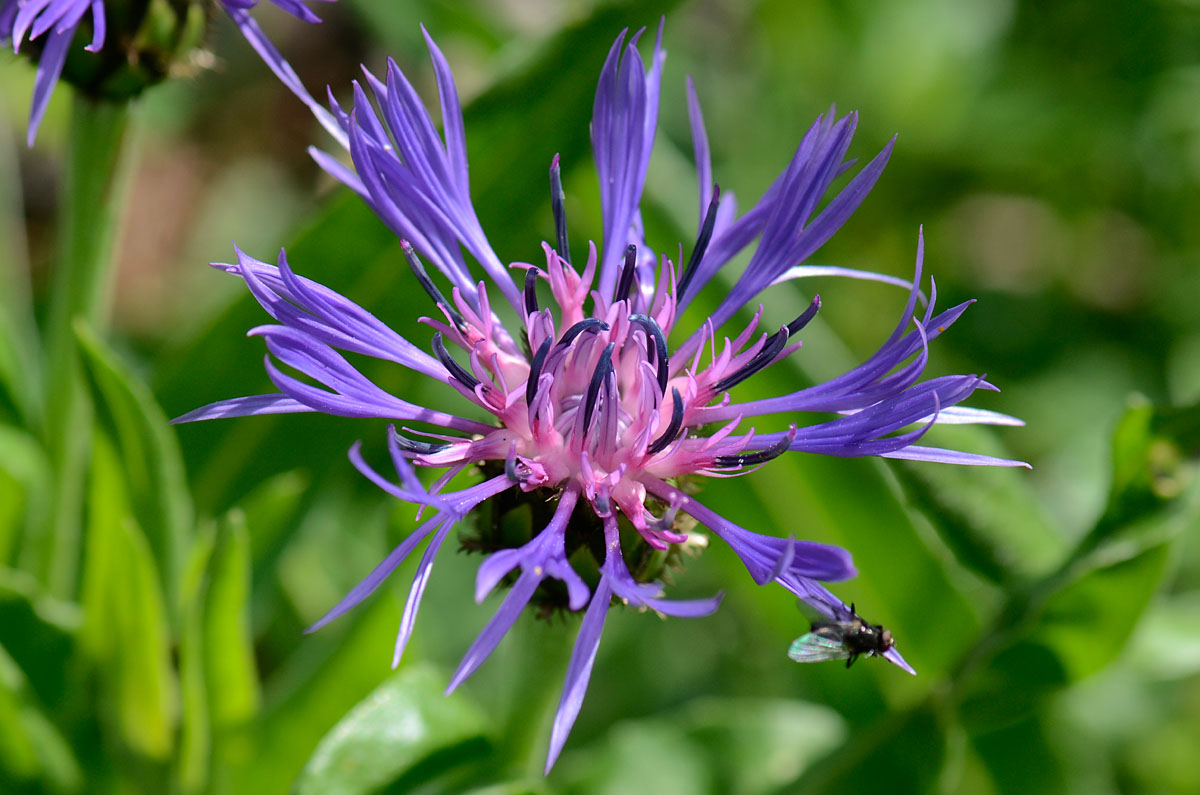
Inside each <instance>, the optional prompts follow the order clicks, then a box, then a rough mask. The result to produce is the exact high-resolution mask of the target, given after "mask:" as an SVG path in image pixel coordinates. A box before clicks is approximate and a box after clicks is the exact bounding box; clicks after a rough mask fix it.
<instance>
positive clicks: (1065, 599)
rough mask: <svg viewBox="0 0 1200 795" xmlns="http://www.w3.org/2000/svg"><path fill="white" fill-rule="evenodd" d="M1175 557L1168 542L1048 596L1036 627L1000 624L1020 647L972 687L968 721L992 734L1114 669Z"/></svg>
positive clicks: (1008, 648)
mask: <svg viewBox="0 0 1200 795" xmlns="http://www.w3.org/2000/svg"><path fill="white" fill-rule="evenodd" d="M1170 549H1171V541H1162V542H1159V543H1156V544H1153V545H1150V546H1148V547H1146V548H1144V549H1141V550H1136V551H1127V554H1126V556H1124V557H1120V558H1116V559H1111V560H1109V561H1107V562H1100V563H1097V565H1095V566H1094V567H1093V568H1090V569H1088V570H1087V571H1086V572H1085V573H1084V574H1083V575H1082V576H1079V577H1078V578H1077V579H1075V580H1074V581H1073V582H1070V583H1069V584H1067V585H1066V586H1064V587H1062V588H1060V589H1058V590H1056V591H1054V592H1053V593H1051V594H1050V595H1049V596H1048V598H1047V599H1046V601H1045V606H1044V608H1042V610H1041V611H1040V615H1039V617H1038V618H1037V621H1036V624H1034V625H1033V626H1032V627H1028V626H1023V625H1022V623H1020V622H1019V620H1016V619H1014V620H1003V621H1001V622H1000V626H1001V627H1003V628H1005V629H1004V630H1003V631H1004V632H1005V633H1006V635H1007V634H1008V633H1014V632H1015V633H1017V638H1018V639H1015V640H1010V642H1009V643H1007V645H1005V646H1004V647H1003V648H1002V649H1001V650H1000V651H999V653H998V654H996V655H995V657H994V658H993V659H992V660H991V662H990V664H989V666H988V668H987V669H986V670H985V671H983V672H982V673H981V675H980V676H979V678H978V679H977V680H976V681H975V682H974V683H973V685H972V687H971V690H970V693H969V695H968V696H967V698H966V700H965V703H964V706H963V708H962V715H963V717H964V720H965V721H966V722H968V723H969V724H970V725H972V726H973V727H975V728H978V729H981V730H988V729H991V728H993V727H995V726H998V725H1004V724H1005V723H1008V722H1011V721H1014V720H1018V719H1023V718H1024V717H1025V716H1027V715H1028V714H1029V713H1030V712H1031V711H1032V710H1034V709H1035V708H1036V707H1037V706H1038V705H1039V704H1040V703H1041V702H1042V700H1043V699H1044V698H1045V696H1046V695H1047V694H1049V693H1052V692H1056V691H1058V690H1060V689H1061V688H1064V687H1067V686H1068V685H1070V684H1072V683H1074V682H1077V681H1079V680H1080V679H1082V678H1083V677H1086V676H1089V675H1091V674H1093V673H1095V672H1097V671H1099V670H1101V669H1102V668H1104V667H1106V666H1107V665H1108V664H1109V663H1111V662H1112V661H1113V660H1114V659H1115V658H1116V657H1117V655H1118V654H1120V652H1121V651H1122V650H1123V649H1124V648H1125V645H1126V643H1127V642H1128V640H1129V637H1130V635H1131V634H1132V632H1133V629H1134V627H1135V626H1136V625H1137V622H1138V619H1139V618H1140V617H1141V615H1142V613H1143V612H1144V611H1145V609H1146V606H1147V604H1148V603H1149V602H1150V599H1151V598H1152V597H1153V596H1154V594H1155V593H1156V592H1157V590H1158V588H1159V585H1160V584H1161V582H1162V578H1163V573H1164V570H1165V568H1166V564H1167V561H1168V559H1169V553H1170ZM1000 637H1005V635H1001V636H1000Z"/></svg>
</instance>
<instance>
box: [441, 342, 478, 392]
mask: <svg viewBox="0 0 1200 795" xmlns="http://www.w3.org/2000/svg"><path fill="white" fill-rule="evenodd" d="M433 355H434V356H436V357H437V358H438V361H439V362H441V363H442V367H445V368H446V369H447V370H448V371H449V372H450V375H452V376H453V377H454V378H455V379H456V380H457V381H458V382H459V383H460V384H462V385H463V386H465V387H466V388H467V389H471V390H473V389H475V387H477V386H479V379H478V378H476V377H475V376H473V375H471V374H470V373H469V372H467V369H466V368H465V367H463V366H462V365H461V364H459V363H458V362H456V361H454V357H452V356H451V355H450V352H449V351H447V350H446V343H445V342H443V341H442V332H440V331H435V332H434V334H433Z"/></svg>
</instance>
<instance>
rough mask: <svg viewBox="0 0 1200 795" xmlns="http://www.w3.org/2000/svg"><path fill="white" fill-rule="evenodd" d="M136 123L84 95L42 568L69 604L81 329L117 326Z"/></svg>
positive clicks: (54, 300)
mask: <svg viewBox="0 0 1200 795" xmlns="http://www.w3.org/2000/svg"><path fill="white" fill-rule="evenodd" d="M128 120H129V108H128V105H127V104H126V103H114V102H97V101H94V100H91V99H88V98H86V97H82V96H80V95H78V94H76V95H75V98H74V104H73V105H72V109H71V130H70V136H69V141H68V147H67V166H66V179H65V181H64V185H63V194H62V203H61V207H60V216H59V232H58V237H59V252H58V261H57V267H56V269H55V274H54V285H53V291H52V293H51V297H50V311H49V315H48V318H47V329H46V352H47V361H48V368H47V371H46V374H45V378H46V402H47V412H46V426H47V427H46V437H47V440H46V441H47V447H48V449H49V452H50V461H51V465H52V467H53V469H54V495H53V500H52V503H51V508H50V519H49V523H48V527H47V531H46V533H45V535H44V537H43V538H42V539H41V540H42V543H41V544H40V545H39V552H40V555H39V557H40V560H39V561H38V564H39V565H38V567H37V569H36V570H37V571H40V572H41V573H42V575H43V576H44V578H45V581H46V583H47V585H48V587H49V589H50V591H51V593H53V594H55V595H57V596H60V597H64V598H70V597H72V596H73V595H74V593H75V589H76V577H77V572H78V568H79V558H80V543H81V532H80V528H81V525H82V521H83V493H84V481H85V478H86V476H87V458H88V454H89V449H90V446H91V428H92V417H91V406H90V404H89V402H88V399H87V393H86V389H85V384H84V381H83V376H82V371H81V368H80V362H79V355H78V351H77V348H76V344H75V324H76V323H78V322H84V323H87V324H88V325H90V326H92V327H93V328H103V327H105V326H106V325H107V323H108V315H109V301H110V294H111V292H112V282H113V276H114V273H115V267H114V266H115V261H114V258H113V241H114V238H115V236H116V230H117V228H118V224H119V222H120V215H121V208H122V205H123V201H122V199H123V198H124V193H125V191H124V185H125V182H126V180H125V179H124V175H125V170H124V167H123V166H124V161H125V157H124V156H123V154H124V150H125V146H124V144H125V140H126V137H127V136H126V131H127V129H128V126H129V125H128Z"/></svg>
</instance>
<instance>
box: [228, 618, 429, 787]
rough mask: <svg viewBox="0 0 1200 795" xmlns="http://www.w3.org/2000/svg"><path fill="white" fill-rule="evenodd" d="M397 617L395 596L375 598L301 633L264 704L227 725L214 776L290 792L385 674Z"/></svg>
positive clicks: (270, 685) (269, 686) (269, 685)
mask: <svg viewBox="0 0 1200 795" xmlns="http://www.w3.org/2000/svg"><path fill="white" fill-rule="evenodd" d="M399 622H400V611H399V609H398V607H397V606H396V604H395V602H394V600H391V599H375V600H374V601H372V602H370V603H369V604H366V605H363V606H361V607H359V608H358V609H357V610H355V611H353V612H352V613H351V614H350V615H347V616H345V617H344V618H342V619H341V620H340V621H339V622H337V625H335V626H331V627H328V628H326V629H325V630H323V631H322V632H320V633H317V634H315V635H308V636H303V640H302V642H301V643H300V645H299V646H298V647H297V648H296V649H295V650H294V651H292V652H291V653H290V654H289V655H288V657H287V659H286V661H285V664H284V665H283V666H282V668H281V669H280V670H278V671H276V672H275V673H274V676H273V677H271V678H270V679H268V680H267V681H266V693H265V694H264V701H265V708H264V711H263V712H262V713H261V714H260V715H259V717H258V719H257V720H255V721H252V722H251V723H249V724H247V725H245V726H243V727H241V728H239V729H237V730H236V731H234V732H233V733H232V736H231V737H230V739H229V743H228V747H227V749H226V752H225V755H224V758H222V759H220V760H218V761H219V762H220V767H219V769H218V771H217V773H216V776H217V777H218V781H222V780H224V781H228V782H236V784H237V787H236V790H235V791H237V792H247V793H254V795H269V794H270V793H285V792H288V791H289V788H290V786H291V782H292V781H293V780H294V779H295V777H296V776H298V775H299V774H300V772H301V770H303V769H304V766H305V764H306V762H307V760H308V758H309V756H310V755H311V754H312V752H313V749H315V748H316V746H317V744H318V743H319V742H320V740H321V738H322V737H323V736H324V735H325V734H326V733H327V732H328V731H329V730H330V729H331V728H332V727H333V726H334V724H336V723H337V722H338V721H339V720H340V719H341V718H342V717H343V716H344V715H345V714H346V712H347V711H348V710H349V709H351V708H352V707H353V706H354V705H355V704H357V703H358V702H359V701H361V700H362V699H364V698H366V697H367V696H368V695H369V694H370V693H371V691H372V690H374V689H375V688H376V687H378V686H379V684H380V683H381V682H382V681H383V679H384V678H385V675H386V674H387V673H388V663H389V661H390V660H391V655H392V644H393V641H394V640H395V634H396V627H397V626H398V625H399ZM294 631H295V632H298V630H294ZM443 686H444V684H443Z"/></svg>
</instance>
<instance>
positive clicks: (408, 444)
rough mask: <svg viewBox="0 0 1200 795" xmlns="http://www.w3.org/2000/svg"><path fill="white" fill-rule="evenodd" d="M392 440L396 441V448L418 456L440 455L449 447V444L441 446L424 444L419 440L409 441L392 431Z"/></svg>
mask: <svg viewBox="0 0 1200 795" xmlns="http://www.w3.org/2000/svg"><path fill="white" fill-rule="evenodd" d="M392 439H393V440H395V442H396V446H397V447H399V448H400V449H401V450H403V451H404V452H406V453H416V454H417V455H433V454H434V453H440V452H441V451H443V450H445V449H446V448H447V447H449V446H450V445H449V444H439V443H437V442H422V441H419V440H417V439H409V438H408V437H407V436H405V435H403V434H401V433H399V432H398V431H392Z"/></svg>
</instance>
